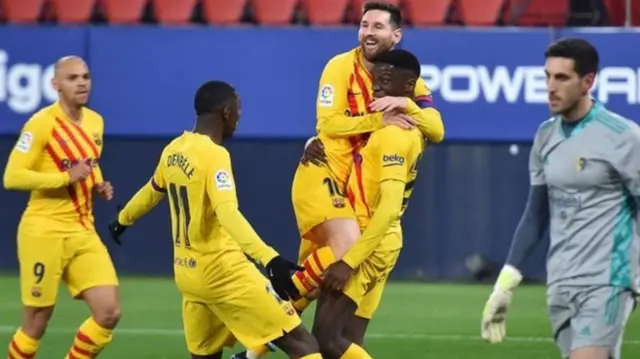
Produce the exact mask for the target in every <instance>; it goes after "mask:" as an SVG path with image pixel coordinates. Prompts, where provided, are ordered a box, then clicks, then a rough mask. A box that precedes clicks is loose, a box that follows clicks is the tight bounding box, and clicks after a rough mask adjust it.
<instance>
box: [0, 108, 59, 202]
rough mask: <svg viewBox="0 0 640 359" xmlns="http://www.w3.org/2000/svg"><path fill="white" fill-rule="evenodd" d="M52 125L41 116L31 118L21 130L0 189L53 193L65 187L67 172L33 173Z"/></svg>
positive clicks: (47, 140)
mask: <svg viewBox="0 0 640 359" xmlns="http://www.w3.org/2000/svg"><path fill="white" fill-rule="evenodd" d="M52 128H53V123H52V122H51V121H50V119H48V118H47V117H45V116H39V117H32V118H31V119H29V121H27V123H26V124H25V125H24V128H23V129H22V133H21V134H20V138H19V139H18V142H17V143H16V145H15V147H14V148H13V150H12V151H11V154H10V155H9V161H8V162H7V166H6V167H5V170H4V179H3V180H4V188H6V189H12V190H24V191H30V190H37V189H55V188H61V187H65V186H67V185H68V184H69V182H70V179H71V177H70V176H69V173H68V172H66V171H65V172H56V173H44V172H38V171H34V170H33V166H34V165H35V163H36V161H37V159H38V157H39V156H40V155H42V151H44V150H45V147H46V146H47V143H48V142H49V138H50V136H51V130H52Z"/></svg>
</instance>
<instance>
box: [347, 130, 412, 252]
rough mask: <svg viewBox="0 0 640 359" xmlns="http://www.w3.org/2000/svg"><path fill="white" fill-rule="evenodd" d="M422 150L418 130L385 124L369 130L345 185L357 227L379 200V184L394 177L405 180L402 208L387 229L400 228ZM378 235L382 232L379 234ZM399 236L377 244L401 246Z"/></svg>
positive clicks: (366, 222) (363, 224)
mask: <svg viewBox="0 0 640 359" xmlns="http://www.w3.org/2000/svg"><path fill="white" fill-rule="evenodd" d="M424 149H425V141H424V139H423V137H422V134H421V133H420V131H419V130H417V129H413V130H403V129H401V128H399V127H396V126H388V127H385V128H383V129H380V130H377V131H375V132H373V133H371V135H370V137H369V139H368V140H367V142H366V145H365V146H364V147H363V148H362V149H361V150H360V151H359V152H358V153H357V154H356V156H355V159H354V166H353V171H352V173H351V175H350V176H349V182H348V187H347V197H348V198H349V202H350V203H351V205H352V206H353V208H354V211H355V213H356V217H357V219H358V223H359V225H360V228H361V229H362V230H364V229H365V228H367V227H368V225H369V222H370V221H371V218H372V217H373V215H374V213H375V212H376V209H377V207H378V203H379V201H380V184H381V183H382V182H384V181H388V180H395V181H400V182H403V183H405V189H404V195H403V199H402V207H401V210H400V214H399V216H398V219H396V220H395V221H394V222H393V223H392V224H391V227H390V228H389V230H391V231H393V230H397V231H400V230H401V229H400V217H401V216H402V215H403V214H404V211H405V210H406V208H407V205H408V203H409V198H410V197H411V194H412V192H413V186H414V184H415V180H416V177H417V175H418V162H419V161H420V158H421V157H422V154H423V152H424ZM380 235H381V236H382V235H384V233H381V234H380ZM387 238H390V239H391V240H397V241H399V240H400V238H401V236H387V237H385V239H383V240H382V242H381V243H380V248H382V249H397V248H401V247H402V243H401V242H395V243H388V242H389V240H388V239H387Z"/></svg>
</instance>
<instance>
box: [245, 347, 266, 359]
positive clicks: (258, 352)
mask: <svg viewBox="0 0 640 359" xmlns="http://www.w3.org/2000/svg"><path fill="white" fill-rule="evenodd" d="M268 352H269V348H267V346H266V345H263V346H260V347H255V348H251V349H249V350H247V358H248V359H254V358H256V359H259V358H263V357H265V356H266V355H267V353H268Z"/></svg>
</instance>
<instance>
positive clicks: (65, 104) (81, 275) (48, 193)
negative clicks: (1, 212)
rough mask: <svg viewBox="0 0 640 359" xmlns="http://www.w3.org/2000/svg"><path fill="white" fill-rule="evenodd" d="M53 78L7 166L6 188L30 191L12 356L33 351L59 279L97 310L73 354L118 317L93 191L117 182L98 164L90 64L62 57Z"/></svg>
mask: <svg viewBox="0 0 640 359" xmlns="http://www.w3.org/2000/svg"><path fill="white" fill-rule="evenodd" d="M52 84H53V88H54V89H56V90H57V91H58V94H59V97H60V99H59V101H57V102H56V103H54V104H53V105H51V106H48V107H45V108H43V109H42V110H40V111H39V112H37V113H36V114H34V115H33V116H32V117H31V118H30V119H29V121H27V123H26V124H25V125H24V128H23V129H22V133H21V134H20V139H19V140H18V142H17V144H16V146H15V147H14V149H13V151H12V152H11V155H10V156H9V162H8V163H7V168H6V169H5V172H4V187H5V188H6V189H13V190H21V191H30V192H31V197H30V199H29V203H28V204H27V208H26V210H25V211H24V213H23V215H22V219H21V220H20V224H19V226H18V261H19V262H20V291H21V294H22V303H23V305H24V315H23V320H22V325H21V327H20V329H18V331H17V332H16V334H15V335H14V337H13V339H12V341H11V344H10V346H9V355H8V356H9V358H12V359H30V358H33V357H34V356H35V353H36V351H37V350H38V347H39V345H40V339H41V338H42V336H43V335H44V332H45V330H46V328H47V323H48V322H49V319H50V318H51V315H52V314H53V308H54V305H55V303H56V297H57V295H58V288H59V286H60V280H61V279H62V280H64V281H65V282H66V284H67V288H68V289H69V292H70V293H71V295H72V296H73V297H74V298H76V299H82V300H84V301H85V302H87V304H88V306H89V308H90V310H91V317H89V319H87V320H86V321H85V322H84V323H83V324H82V325H81V326H80V329H79V330H78V333H77V335H76V337H75V339H74V342H73V345H72V347H71V349H70V350H69V352H68V354H67V356H66V358H67V359H87V358H95V357H96V356H97V355H98V353H100V351H101V350H102V349H103V348H104V347H105V346H106V345H107V344H109V342H110V341H111V338H112V330H113V329H114V328H115V326H116V324H117V323H118V320H119V319H120V304H119V299H118V280H117V278H116V271H115V269H114V267H113V263H112V262H111V257H110V256H109V253H108V252H107V249H106V247H105V246H104V244H103V243H102V241H101V240H100V238H99V237H98V234H97V233H96V229H95V227H94V218H93V196H94V194H97V195H98V196H100V197H102V198H104V199H106V200H110V199H111V198H112V197H113V188H112V187H111V184H110V183H109V182H106V181H104V179H103V177H102V172H101V171H100V167H99V165H98V161H99V159H100V154H101V153H102V147H103V141H102V137H103V128H104V123H103V120H102V117H101V116H100V115H99V114H97V113H96V112H94V111H92V110H90V109H88V108H87V107H86V104H87V101H88V99H89V93H90V91H91V76H90V74H89V69H88V68H87V65H86V64H85V62H84V61H83V60H82V59H81V58H79V57H76V56H68V57H64V58H61V59H60V60H58V62H57V63H56V65H55V73H54V77H53V83H52Z"/></svg>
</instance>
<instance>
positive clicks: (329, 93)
mask: <svg viewBox="0 0 640 359" xmlns="http://www.w3.org/2000/svg"><path fill="white" fill-rule="evenodd" d="M335 97H336V92H335V90H334V88H333V86H331V85H329V84H326V85H323V86H322V88H321V89H320V94H319V95H318V106H322V107H331V106H333V101H334V100H335Z"/></svg>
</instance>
